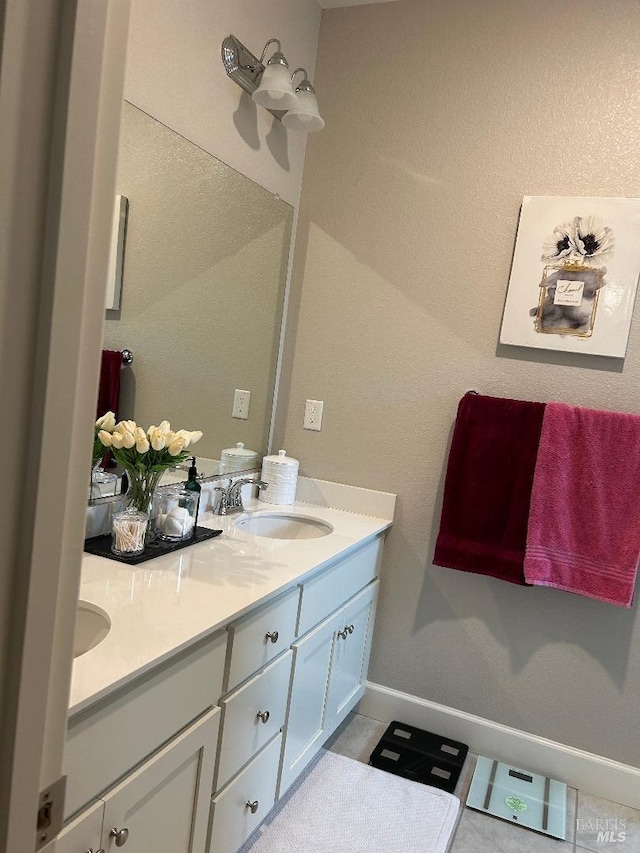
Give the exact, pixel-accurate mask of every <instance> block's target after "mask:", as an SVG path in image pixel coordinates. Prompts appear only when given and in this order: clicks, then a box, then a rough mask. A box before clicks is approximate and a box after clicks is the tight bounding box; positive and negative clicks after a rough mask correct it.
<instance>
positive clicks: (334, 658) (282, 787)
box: [278, 580, 379, 796]
mask: <svg viewBox="0 0 640 853" xmlns="http://www.w3.org/2000/svg"><path fill="white" fill-rule="evenodd" d="M378 586H379V581H377V580H376V581H372V582H371V583H369V584H368V585H367V586H366V587H365V589H364V590H362V592H360V593H358V594H357V595H356V596H355V598H353V599H352V600H351V601H349V602H348V603H347V604H346V605H344V606H343V607H341V608H340V610H338V612H337V613H335V614H334V615H332V616H330V617H329V618H327V619H325V620H324V621H323V622H321V623H320V625H318V626H317V627H316V628H314V630H312V631H311V632H310V633H309V634H307V635H306V636H305V637H304V638H303V639H301V640H300V641H299V642H296V643H294V646H293V652H294V670H293V680H292V685H291V698H290V702H289V716H288V719H287V728H286V738H285V747H284V752H283V760H282V770H281V774H280V784H279V789H278V796H282V795H283V794H284V793H285V791H286V790H287V789H288V788H289V787H290V786H291V784H292V783H293V782H294V781H295V780H296V778H297V777H298V776H299V775H300V773H301V772H302V771H303V770H304V768H305V767H306V766H307V764H309V762H310V761H311V759H312V758H313V757H314V756H315V755H316V753H317V752H318V750H319V749H320V747H321V746H322V744H323V743H324V742H325V741H326V740H327V738H328V737H329V736H330V735H331V734H332V733H333V732H334V731H335V729H336V728H337V727H338V725H339V724H340V723H341V722H342V721H343V720H344V718H345V717H346V716H347V714H348V713H349V711H351V710H352V709H353V707H354V706H355V705H356V704H357V702H358V701H359V700H360V699H361V698H362V696H363V694H364V689H365V680H366V676H367V667H368V664H369V654H370V651H371V637H372V633H373V623H374V615H375V603H376V598H377V594H378Z"/></svg>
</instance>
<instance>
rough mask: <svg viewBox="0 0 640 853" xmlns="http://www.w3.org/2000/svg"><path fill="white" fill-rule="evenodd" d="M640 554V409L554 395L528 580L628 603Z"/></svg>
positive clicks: (531, 527)
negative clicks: (585, 404)
mask: <svg viewBox="0 0 640 853" xmlns="http://www.w3.org/2000/svg"><path fill="white" fill-rule="evenodd" d="M639 555H640V416H638V415H630V414H621V413H619V412H598V411H595V410H593V409H580V408H577V407H574V406H569V405H567V404H566V403H548V404H547V407H546V410H545V415H544V420H543V424H542V435H541V436H540V446H539V448H538V459H537V462H536V470H535V475H534V479H533V491H532V494H531V508H530V512H529V524H528V529H527V549H526V555H525V561H524V574H525V578H526V580H527V582H528V583H532V584H535V585H538V586H552V587H556V588H557V589H565V590H567V591H568V592H575V593H578V594H579V595H586V596H588V597H589V598H597V599H599V600H601V601H608V602H610V603H611V604H618V605H620V606H621V607H630V606H631V603H632V601H633V592H634V588H635V581H636V570H637V564H638V557H639Z"/></svg>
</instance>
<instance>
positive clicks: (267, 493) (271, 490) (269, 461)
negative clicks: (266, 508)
mask: <svg viewBox="0 0 640 853" xmlns="http://www.w3.org/2000/svg"><path fill="white" fill-rule="evenodd" d="M298 465H299V463H298V460H297V459H293V458H292V457H291V456H287V451H286V450H279V451H278V455H277V456H265V457H264V459H263V460H262V479H263V480H264V481H265V483H268V484H269V485H268V487H267V488H266V489H260V494H259V496H258V497H259V498H260V500H261V501H264V502H265V503H269V504H285V505H286V504H292V503H294V502H295V499H296V484H297V482H298Z"/></svg>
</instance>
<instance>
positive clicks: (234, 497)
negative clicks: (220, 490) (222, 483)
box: [228, 477, 269, 510]
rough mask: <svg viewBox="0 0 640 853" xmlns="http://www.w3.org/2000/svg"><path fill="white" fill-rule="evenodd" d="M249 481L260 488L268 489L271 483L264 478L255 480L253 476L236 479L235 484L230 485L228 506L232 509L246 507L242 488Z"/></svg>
mask: <svg viewBox="0 0 640 853" xmlns="http://www.w3.org/2000/svg"><path fill="white" fill-rule="evenodd" d="M248 483H251V485H252V486H257V487H258V488H259V489H266V488H267V487H268V485H269V484H268V483H265V481H264V480H254V479H253V478H252V477H243V478H242V479H241V480H236V481H235V483H233V485H231V486H229V499H228V507H229V508H230V509H240V510H242V509H244V506H243V504H242V492H241V489H242V487H243V486H246V485H247V484H248Z"/></svg>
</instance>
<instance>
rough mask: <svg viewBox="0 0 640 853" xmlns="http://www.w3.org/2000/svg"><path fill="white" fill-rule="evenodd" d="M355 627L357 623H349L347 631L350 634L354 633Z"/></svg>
mask: <svg viewBox="0 0 640 853" xmlns="http://www.w3.org/2000/svg"><path fill="white" fill-rule="evenodd" d="M354 629H355V625H347V631H348V632H349V633H350V634H353V632H354Z"/></svg>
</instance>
